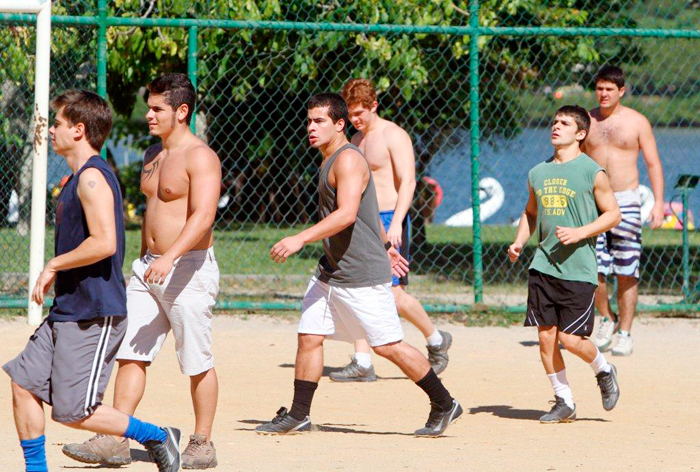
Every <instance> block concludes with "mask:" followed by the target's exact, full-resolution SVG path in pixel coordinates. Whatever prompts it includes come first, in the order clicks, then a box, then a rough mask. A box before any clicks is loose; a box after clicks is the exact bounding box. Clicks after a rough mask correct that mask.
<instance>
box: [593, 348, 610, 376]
mask: <svg viewBox="0 0 700 472" xmlns="http://www.w3.org/2000/svg"><path fill="white" fill-rule="evenodd" d="M596 350H598V349H597V348H596ZM588 365H589V366H591V369H593V373H594V374H596V375H598V374H599V373H600V372H605V373H608V372H610V364H608V361H607V360H606V359H605V356H604V355H603V354H602V353H601V352H600V351H598V355H596V356H595V359H593V362H591V363H590V364H588Z"/></svg>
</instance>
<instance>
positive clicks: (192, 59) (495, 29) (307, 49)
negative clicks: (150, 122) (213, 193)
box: [0, 0, 700, 312]
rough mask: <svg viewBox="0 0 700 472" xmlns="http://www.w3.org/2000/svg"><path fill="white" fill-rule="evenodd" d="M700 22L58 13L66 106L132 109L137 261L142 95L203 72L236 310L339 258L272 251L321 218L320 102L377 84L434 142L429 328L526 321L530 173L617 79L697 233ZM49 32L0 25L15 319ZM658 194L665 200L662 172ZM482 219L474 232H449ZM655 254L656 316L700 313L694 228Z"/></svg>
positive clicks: (344, 13)
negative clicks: (320, 262) (556, 137)
mask: <svg viewBox="0 0 700 472" xmlns="http://www.w3.org/2000/svg"><path fill="white" fill-rule="evenodd" d="M205 4H206V5H205ZM699 20H700V9H699V7H698V3H697V2H693V1H687V2H683V1H681V2H670V1H667V0H652V1H646V2H644V1H636V0H628V1H613V2H610V1H605V2H603V1H599V0H596V1H594V0H577V1H563V0H554V1H549V2H522V1H515V0H513V1H500V2H497V1H495V0H483V1H481V2H479V1H478V0H469V1H455V2H452V1H444V0H440V1H434V2H421V1H412V2H404V3H403V4H401V5H394V4H393V3H392V2H370V1H358V2H352V5H351V6H340V5H339V4H328V5H326V4H323V3H318V2H316V3H314V2H309V1H292V2H276V1H273V0H264V1H263V0H260V1H257V2H244V1H234V2H217V1H216V0H211V1H208V2H194V1H187V0H158V1H134V0H122V1H118V2H106V0H97V1H87V0H85V1H72V2H60V1H59V2H54V16H53V17H52V23H53V46H52V54H53V57H52V93H55V92H59V91H61V90H63V89H65V88H69V87H76V86H79V87H83V88H91V89H94V90H96V91H97V92H98V93H99V94H101V95H103V96H106V97H108V98H109V99H110V101H111V103H112V105H113V107H114V109H115V111H116V112H117V115H118V119H117V122H116V126H115V130H114V133H113V136H112V139H111V140H110V143H109V144H108V146H106V148H105V157H106V158H108V159H110V161H111V162H112V163H113V164H114V166H115V168H117V169H118V171H119V175H120V179H121V180H122V184H123V185H124V190H125V191H124V194H125V211H126V214H127V219H128V220H129V222H130V229H129V231H128V234H127V243H128V249H127V251H128V255H127V260H130V259H133V258H134V257H136V255H137V253H138V247H139V245H140V238H139V237H138V231H139V223H140V215H139V212H140V207H141V205H142V204H143V201H142V200H143V197H142V196H140V195H139V192H138V187H137V186H138V177H139V162H138V161H139V155H140V153H141V152H142V151H143V149H145V147H147V146H148V145H149V144H150V143H152V140H151V139H150V138H149V137H148V136H147V133H146V127H145V125H144V120H143V114H144V112H145V105H144V104H143V100H142V95H141V94H140V90H139V89H140V88H141V87H142V86H143V85H144V84H145V83H146V82H148V80H150V79H151V78H153V77H155V76H156V75H158V74H160V73H162V72H166V71H179V72H184V73H187V74H188V76H189V77H190V79H191V80H192V82H193V83H194V84H195V88H196V90H197V91H198V103H197V110H196V119H195V120H193V121H192V129H193V131H194V132H196V133H197V134H198V135H199V136H200V137H202V138H203V139H205V140H206V141H207V142H208V143H209V144H210V146H212V148H213V149H214V150H215V151H217V152H218V153H219V156H220V157H221V158H222V163H223V167H224V182H223V185H222V189H223V196H222V200H221V201H220V211H219V214H218V219H217V225H216V231H215V237H216V251H217V254H218V259H219V263H220V266H221V272H222V292H221V295H220V298H219V307H221V308H224V309H265V310H274V309H295V308H296V307H297V306H298V303H299V299H300V297H301V294H302V292H303V289H304V286H305V281H306V279H307V278H308V276H309V274H310V273H311V271H312V269H313V268H314V266H315V264H314V260H315V258H317V256H318V255H319V251H320V248H319V247H318V246H311V247H308V248H306V249H305V250H304V251H302V253H301V254H300V255H299V257H297V258H296V259H294V260H290V261H289V262H288V263H287V264H285V265H284V266H276V265H275V264H273V263H272V262H270V261H269V260H267V259H266V254H267V251H268V250H269V247H270V246H271V245H272V244H273V243H274V242H275V241H276V240H277V239H279V238H280V237H282V236H285V235H287V234H289V233H291V232H293V231H294V230H295V228H298V227H300V225H305V224H309V223H310V222H312V221H313V217H314V205H313V202H314V199H315V195H314V190H313V187H314V172H315V155H314V154H313V152H311V151H310V150H309V149H307V146H306V145H305V144H304V139H303V133H304V126H303V117H304V112H305V102H306V100H307V99H308V97H309V96H310V95H311V94H313V93H316V92H319V91H323V90H336V91H337V90H339V89H340V87H341V86H342V84H343V83H344V82H345V81H346V80H348V79H350V78H352V77H359V76H363V77H371V78H372V79H373V80H374V82H375V84H376V85H377V88H378V90H379V92H380V115H383V116H385V117H387V118H389V119H391V120H393V121H395V122H397V123H398V124H400V125H401V126H403V127H404V128H405V129H406V130H407V131H408V132H409V134H410V135H411V137H412V139H413V141H414V145H415V151H416V159H417V170H418V176H419V185H418V191H417V195H416V200H415V202H414V207H413V209H412V215H413V216H414V221H415V228H414V232H415V238H414V242H413V260H412V275H411V277H412V281H411V285H410V290H411V291H412V292H413V293H414V294H416V295H417V296H418V298H419V299H420V300H421V301H423V302H424V304H425V305H426V308H427V309H428V311H439V312H452V311H464V310H472V309H483V308H485V307H490V308H497V309H501V310H505V311H515V312H519V311H521V310H523V305H524V302H525V297H526V292H525V281H526V276H527V271H526V267H527V266H526V264H525V263H523V262H519V263H517V264H515V265H510V264H509V263H508V262H507V255H506V249H507V246H508V244H510V242H511V241H512V238H513V237H514V234H515V228H514V226H513V225H512V222H513V220H514V219H515V218H517V217H518V216H519V213H520V211H521V210H522V208H523V206H524V203H525V176H526V173H527V170H528V169H529V168H530V167H531V166H532V165H534V164H535V163H537V162H539V161H541V160H542V159H544V158H546V157H548V155H549V154H548V153H549V152H550V149H549V143H548V136H547V133H546V129H547V123H548V122H549V120H550V119H551V115H552V113H553V111H554V110H555V109H556V108H558V107H559V106H560V105H562V104H564V103H579V104H581V105H583V106H586V107H588V108H592V107H593V106H595V97H594V95H593V94H592V84H591V81H592V77H593V75H594V74H595V71H596V70H597V69H598V68H599V67H600V66H601V65H603V64H605V63H609V62H614V63H617V64H619V65H621V66H622V67H623V68H624V69H625V70H626V71H627V75H628V82H629V84H628V92H629V93H628V95H630V96H627V97H625V99H624V100H623V102H624V103H625V104H627V105H629V106H631V107H632V108H635V109H637V110H639V111H641V112H642V113H643V114H645V115H646V116H647V117H648V118H649V120H650V121H651V123H652V125H653V126H654V130H655V133H656V137H657V141H658V144H659V150H660V154H661V157H662V160H663V161H664V170H665V174H666V199H667V200H668V201H669V225H670V226H672V225H673V224H674V222H673V221H671V220H674V217H675V220H678V221H685V220H686V219H685V218H684V217H683V215H684V213H683V211H679V210H678V207H677V205H676V203H677V201H679V199H680V193H679V192H678V191H676V190H675V189H674V188H673V184H674V182H675V179H676V178H677V177H678V176H679V175H680V174H682V173H698V174H700V167H699V166H700V164H695V162H698V163H700V154H698V151H697V150H698V149H700V146H699V145H700V129H699V128H698V127H699V126H700V122H699V121H698V118H697V116H696V115H697V110H698V109H700V106H699V105H700V79H699V78H698V76H697V73H696V68H697V64H698V63H700V41H698V39H700V30H698V29H697V26H696V25H697V24H700V23H699ZM34 21H35V17H34V15H29V14H9V13H4V14H0V28H2V29H3V30H4V31H5V33H6V34H3V35H1V36H0V58H1V59H2V61H3V64H5V67H4V68H3V69H2V70H1V71H0V106H2V107H3V110H4V111H5V112H4V113H3V115H2V116H1V117H0V135H2V142H0V159H1V160H2V162H3V169H2V174H3V175H2V176H0V180H1V182H0V220H1V221H0V226H2V228H0V247H1V248H2V250H3V253H2V255H0V272H1V273H2V274H3V276H2V285H1V286H0V307H2V306H4V307H15V306H24V305H22V304H23V303H24V300H25V299H26V293H27V280H26V275H25V274H26V272H27V267H28V255H27V254H28V241H29V238H28V236H27V231H28V227H27V221H28V215H29V213H28V208H29V205H30V203H31V202H30V198H29V196H28V190H27V189H28V186H27V179H28V178H30V176H31V172H30V171H31V162H29V161H28V158H27V156H28V153H27V149H28V147H27V146H28V143H29V136H30V130H27V129H26V123H29V122H30V118H31V107H30V106H29V105H28V104H29V103H30V102H31V100H30V99H31V93H32V91H31V90H32V88H31V85H32V84H31V83H30V82H31V79H29V77H30V76H31V71H32V70H33V62H32V61H33V47H32V45H33V23H34ZM693 158H694V159H695V160H693ZM642 162H643V161H642ZM689 163H690V164H689ZM693 166H695V167H693ZM49 170H50V172H51V173H52V175H50V178H49V181H50V182H51V184H50V187H51V188H50V189H47V191H50V192H52V191H53V188H54V187H55V186H56V185H57V184H58V183H59V179H60V177H61V175H62V174H64V173H67V171H66V168H65V166H63V167H62V165H61V162H60V159H58V158H56V156H53V158H52V164H51V165H50V169H49ZM427 177H429V178H427ZM640 177H641V182H642V183H645V182H648V180H647V179H646V168H645V167H644V165H643V164H642V165H640ZM436 182H437V184H436ZM467 182H468V184H467ZM647 185H648V184H647ZM443 194H444V199H443V202H442V204H441V205H440V206H436V202H437V200H439V196H440V195H443ZM499 195H500V196H499ZM688 198H689V202H690V204H689V207H690V211H691V212H692V211H693V210H695V213H698V212H700V206H698V203H697V202H698V199H700V197H698V196H695V197H694V196H693V195H692V194H690V195H689V197H688ZM499 199H500V200H501V202H500V207H499V208H495V206H496V204H497V203H498V201H497V200H499ZM683 208H685V207H683ZM468 209H471V210H470V211H471V215H472V220H473V226H471V227H459V226H458V227H453V226H450V225H448V224H446V222H447V221H449V219H450V217H451V216H454V215H455V214H456V213H459V212H463V211H465V210H468ZM51 212H52V210H50V209H49V214H48V215H47V224H51V221H52V213H51ZM482 219H483V223H482ZM675 220H674V221H675ZM50 233H51V231H49V232H48V234H50ZM51 238H53V235H50V236H49V237H48V238H47V255H48V254H50V253H51V250H52V246H53V244H52V239H51ZM643 238H644V250H643V254H642V281H641V283H640V293H641V298H640V306H639V308H640V309H641V310H648V311H698V308H700V305H698V304H697V300H698V298H699V297H698V288H699V287H698V285H699V282H698V281H699V280H700V276H699V272H700V264H699V262H700V261H699V260H698V259H699V257H700V255H699V254H700V251H698V247H699V246H700V236H698V234H697V232H696V231H695V230H692V231H690V232H689V234H687V236H685V237H683V235H682V234H681V232H680V231H676V230H673V229H665V230H650V229H648V228H645V229H644V236H643ZM532 250H533V246H532V245H530V246H528V247H527V248H526V253H525V257H524V259H528V257H529V256H531V255H532ZM128 269H129V267H128V266H126V267H125V274H129V273H130V271H129V270H128Z"/></svg>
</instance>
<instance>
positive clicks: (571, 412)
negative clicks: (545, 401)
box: [540, 395, 576, 424]
mask: <svg viewBox="0 0 700 472" xmlns="http://www.w3.org/2000/svg"><path fill="white" fill-rule="evenodd" d="M554 398H555V401H550V402H549V403H554V406H553V407H552V409H551V410H550V411H549V413H547V414H546V415H544V416H543V417H542V418H540V423H547V424H553V423H571V422H572V421H574V420H575V419H576V405H574V407H573V408H569V406H568V405H567V404H566V402H565V401H564V399H563V398H562V397H558V396H556V395H555V396H554Z"/></svg>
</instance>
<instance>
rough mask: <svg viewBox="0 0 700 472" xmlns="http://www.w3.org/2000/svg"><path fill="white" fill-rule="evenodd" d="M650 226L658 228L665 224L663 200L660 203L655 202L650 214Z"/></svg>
mask: <svg viewBox="0 0 700 472" xmlns="http://www.w3.org/2000/svg"><path fill="white" fill-rule="evenodd" d="M648 221H649V227H650V228H651V229H657V228H661V225H662V224H664V204H663V202H661V203H659V202H658V201H657V202H656V203H654V208H652V210H651V213H650V214H649V220H648Z"/></svg>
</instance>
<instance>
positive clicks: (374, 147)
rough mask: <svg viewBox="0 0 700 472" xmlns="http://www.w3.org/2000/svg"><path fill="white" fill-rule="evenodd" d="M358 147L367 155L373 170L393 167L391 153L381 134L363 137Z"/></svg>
mask: <svg viewBox="0 0 700 472" xmlns="http://www.w3.org/2000/svg"><path fill="white" fill-rule="evenodd" d="M357 147H359V148H360V151H362V154H364V155H365V158H366V159H367V162H368V163H369V166H370V168H371V169H372V171H373V172H374V171H377V170H381V169H386V168H389V169H391V154H390V153H389V148H388V147H387V145H386V142H385V141H384V138H383V137H382V136H381V135H376V136H371V135H370V136H366V137H363V138H362V141H360V143H359V145H358V146H357Z"/></svg>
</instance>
